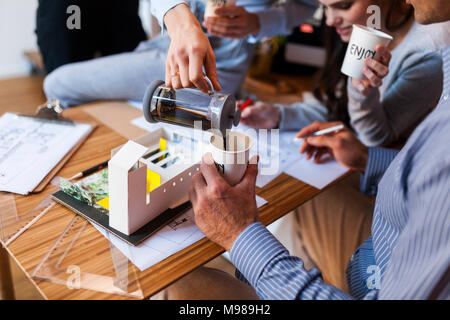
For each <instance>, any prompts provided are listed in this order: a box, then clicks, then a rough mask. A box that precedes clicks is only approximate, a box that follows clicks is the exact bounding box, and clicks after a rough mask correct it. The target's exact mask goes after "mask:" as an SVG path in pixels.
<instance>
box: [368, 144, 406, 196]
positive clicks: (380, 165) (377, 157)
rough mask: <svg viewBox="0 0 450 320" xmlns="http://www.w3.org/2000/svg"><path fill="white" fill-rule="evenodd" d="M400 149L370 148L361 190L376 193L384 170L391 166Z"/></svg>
mask: <svg viewBox="0 0 450 320" xmlns="http://www.w3.org/2000/svg"><path fill="white" fill-rule="evenodd" d="M397 154H398V151H397V150H392V149H385V148H375V147H371V148H369V157H368V159H367V165H366V170H365V171H364V173H363V174H362V175H361V186H360V187H361V192H362V193H365V194H376V193H377V190H378V182H380V180H381V178H382V177H383V174H384V172H385V171H386V170H387V168H388V167H389V166H390V164H391V162H392V160H394V158H395V157H396V156H397Z"/></svg>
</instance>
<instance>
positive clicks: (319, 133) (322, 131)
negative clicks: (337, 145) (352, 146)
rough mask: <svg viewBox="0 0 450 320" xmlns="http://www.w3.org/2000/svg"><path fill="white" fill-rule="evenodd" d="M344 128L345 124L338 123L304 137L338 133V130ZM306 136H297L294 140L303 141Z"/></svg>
mask: <svg viewBox="0 0 450 320" xmlns="http://www.w3.org/2000/svg"><path fill="white" fill-rule="evenodd" d="M342 129H344V125H343V124H340V125H337V126H334V127H330V128H326V129H323V130H319V131H316V132H313V133H311V134H310V135H308V136H306V137H304V138H307V137H317V136H322V135H324V134H328V133H337V132H339V131H340V130H342ZM304 138H297V137H295V138H294V140H293V141H294V142H299V141H303V139H304Z"/></svg>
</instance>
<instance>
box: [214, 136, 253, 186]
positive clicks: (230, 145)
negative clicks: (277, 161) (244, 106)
mask: <svg viewBox="0 0 450 320" xmlns="http://www.w3.org/2000/svg"><path fill="white" fill-rule="evenodd" d="M226 143H227V148H226V150H225V148H224V139H223V138H222V137H221V136H217V135H213V136H211V138H210V148H209V149H210V152H211V154H212V158H213V159H214V162H215V163H216V167H217V170H218V171H219V173H220V174H221V175H222V176H223V177H224V179H225V180H226V181H227V182H228V183H229V184H230V185H235V184H237V183H239V181H241V179H242V177H243V176H244V173H245V171H246V170H247V165H248V161H249V155H250V149H251V147H252V146H253V141H252V139H251V138H250V137H249V136H247V135H245V134H243V133H242V132H234V131H231V132H230V133H229V134H228V136H227V139H226Z"/></svg>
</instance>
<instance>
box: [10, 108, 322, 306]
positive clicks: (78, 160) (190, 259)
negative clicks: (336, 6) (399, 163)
mask: <svg viewBox="0 0 450 320" xmlns="http://www.w3.org/2000/svg"><path fill="white" fill-rule="evenodd" d="M93 107H95V105H87V106H83V107H78V108H74V109H70V110H66V111H64V115H65V116H68V117H70V118H72V119H73V120H75V121H91V122H92V121H93V122H97V123H98V124H99V126H98V127H97V129H96V130H95V131H94V132H93V133H92V134H91V136H90V137H89V139H88V140H87V141H86V142H85V143H84V144H83V145H82V146H81V148H80V149H79V150H78V151H77V152H76V153H75V154H74V155H73V156H72V158H71V159H70V160H69V161H68V163H67V164H66V165H65V166H64V168H63V169H62V170H61V171H60V172H59V173H58V176H61V177H70V176H72V175H73V174H75V173H77V172H79V171H82V170H83V169H85V168H89V167H91V166H92V165H95V164H97V163H99V162H102V161H105V160H107V159H109V157H110V150H111V149H112V148H114V147H117V146H119V145H121V144H123V143H125V142H126V141H127V140H126V139H125V138H124V137H123V136H121V135H119V134H118V133H116V132H115V131H113V130H111V128H109V127H108V126H106V125H105V124H103V123H101V122H99V121H96V120H95V119H94V118H93V117H92V116H90V115H89V114H88V113H87V112H86V111H89V110H90V108H91V109H92V108H93ZM116 107H117V103H116ZM52 190H53V189H51V188H50V187H47V188H46V189H45V190H44V191H43V192H41V193H39V194H33V195H28V196H20V195H14V199H15V205H16V208H17V210H18V212H19V213H22V212H26V211H27V210H30V209H32V208H33V207H35V206H36V205H37V204H38V203H39V202H40V201H42V199H44V198H45V197H47V196H48V195H50V194H51V192H52ZM319 192H320V190H318V189H316V188H314V187H312V186H310V185H307V184H305V183H303V182H301V181H298V180H296V179H294V178H292V177H290V176H288V175H285V174H282V175H280V176H279V177H277V178H276V179H275V180H273V181H272V182H271V183H269V184H268V185H266V186H265V187H264V188H262V189H260V188H257V194H258V195H259V196H261V197H263V198H264V199H265V200H267V201H268V203H267V204H266V205H264V206H263V207H262V208H260V219H261V222H262V223H264V224H265V225H268V224H270V223H272V222H273V221H275V220H277V219H278V218H280V217H282V216H283V215H285V214H286V213H288V212H289V211H291V210H293V209H294V208H296V207H298V206H299V205H301V204H302V203H304V202H306V201H308V200H309V199H311V198H313V197H314V196H316V195H317V194H318V193H319ZM73 217H74V213H73V212H72V211H70V210H69V209H67V208H65V207H63V206H61V205H60V204H56V205H55V207H53V208H52V209H51V210H50V211H49V212H48V213H47V214H46V215H45V216H43V217H42V218H41V219H40V220H38V221H37V222H36V223H35V224H34V225H33V226H31V228H30V229H28V230H27V231H26V232H25V233H23V234H22V235H21V236H20V237H19V238H17V239H16V240H15V241H13V242H12V243H11V244H10V245H9V246H8V247H7V248H6V250H7V251H8V253H9V254H10V255H11V257H12V258H13V259H14V260H15V261H16V262H17V264H18V265H19V266H20V267H21V268H22V269H23V271H24V272H25V273H26V275H27V276H28V277H29V276H30V274H31V273H32V271H33V270H34V269H35V268H36V266H37V265H38V264H39V262H40V261H41V260H42V258H43V257H44V256H45V254H46V253H47V252H48V250H49V249H50V248H51V246H52V244H53V243H54V242H55V240H56V239H57V238H58V237H59V235H60V234H61V232H63V230H64V228H65V227H66V226H67V224H68V223H69V222H70V221H71V219H72V218H73ZM85 232H88V233H90V241H89V244H90V246H89V248H90V249H89V250H84V251H83V247H81V248H78V247H74V248H72V250H75V252H76V253H77V254H78V258H79V259H88V260H89V261H90V262H91V263H93V264H95V263H96V262H100V260H99V259H102V254H101V253H102V252H105V251H108V250H109V242H108V241H107V240H106V238H105V237H103V236H102V235H101V234H100V233H99V232H98V231H97V230H96V229H95V228H94V227H93V226H92V225H90V224H89V225H88V226H87V229H86V230H85ZM221 253H223V249H222V248H221V247H219V246H218V245H216V244H214V243H213V242H211V241H209V240H207V239H203V240H200V241H198V242H197V243H195V244H193V245H191V246H189V247H188V248H186V249H184V250H182V251H180V252H178V253H177V254H175V255H173V256H171V257H169V258H167V259H165V260H163V261H161V262H160V263H158V264H156V265H153V266H152V267H150V268H148V269H147V270H145V271H143V272H140V271H139V270H138V269H137V268H135V267H134V268H135V270H136V275H137V277H138V281H139V285H140V287H141V289H142V292H143V297H144V298H148V297H150V296H152V295H153V294H154V293H156V292H158V291H160V290H161V289H163V288H165V287H166V286H168V285H169V284H171V283H173V282H174V281H176V280H177V279H179V278H181V277H182V276H184V275H185V274H187V273H189V272H190V271H192V270H194V269H195V268H197V267H199V266H201V265H203V264H205V263H207V262H208V261H210V260H211V259H213V258H215V257H217V256H218V255H220V254H221ZM76 263H77V261H74V264H76ZM30 280H31V281H32V282H33V283H34V285H35V286H36V287H37V289H38V290H39V292H40V293H41V294H42V296H43V297H44V298H46V299H129V297H125V296H122V295H114V294H109V293H104V292H98V291H91V290H85V289H79V290H73V289H69V288H68V287H66V286H64V285H60V284H54V283H50V282H46V281H35V280H33V279H31V278H30Z"/></svg>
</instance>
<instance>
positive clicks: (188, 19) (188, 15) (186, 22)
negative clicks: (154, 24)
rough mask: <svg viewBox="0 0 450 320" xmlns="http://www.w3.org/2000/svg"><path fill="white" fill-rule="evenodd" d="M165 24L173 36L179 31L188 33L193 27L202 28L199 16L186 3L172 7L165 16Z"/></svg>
mask: <svg viewBox="0 0 450 320" xmlns="http://www.w3.org/2000/svg"><path fill="white" fill-rule="evenodd" d="M164 24H165V26H166V28H167V32H168V34H169V36H170V37H171V38H172V37H173V35H174V34H175V33H176V32H178V31H181V32H186V33H188V32H189V30H190V29H191V28H198V29H201V26H200V23H199V22H198V20H197V18H196V17H195V16H194V15H193V14H192V12H191V9H190V8H189V7H188V6H187V5H185V4H179V5H177V6H175V7H173V8H172V9H170V10H169V11H168V12H167V13H166V15H165V16H164Z"/></svg>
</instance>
